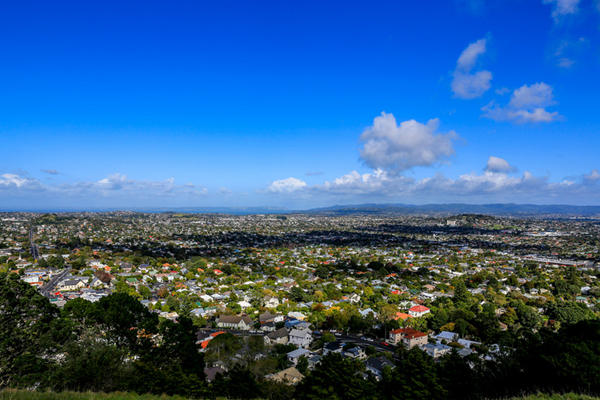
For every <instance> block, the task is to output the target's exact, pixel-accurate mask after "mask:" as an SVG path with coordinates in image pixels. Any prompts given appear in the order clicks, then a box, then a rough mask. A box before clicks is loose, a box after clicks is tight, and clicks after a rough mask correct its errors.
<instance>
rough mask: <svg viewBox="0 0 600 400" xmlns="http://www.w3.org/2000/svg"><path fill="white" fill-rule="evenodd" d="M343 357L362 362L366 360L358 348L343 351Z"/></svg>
mask: <svg viewBox="0 0 600 400" xmlns="http://www.w3.org/2000/svg"><path fill="white" fill-rule="evenodd" d="M344 356H346V357H350V358H354V359H356V360H364V359H365V358H367V354H366V353H365V351H364V350H363V349H362V348H360V347H359V346H355V347H352V348H350V349H347V350H346V351H344Z"/></svg>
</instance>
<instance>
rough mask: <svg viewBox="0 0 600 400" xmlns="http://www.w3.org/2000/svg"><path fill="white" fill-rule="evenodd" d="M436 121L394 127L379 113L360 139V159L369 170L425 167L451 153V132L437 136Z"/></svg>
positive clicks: (389, 117)
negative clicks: (361, 146) (361, 144)
mask: <svg viewBox="0 0 600 400" xmlns="http://www.w3.org/2000/svg"><path fill="white" fill-rule="evenodd" d="M438 126H439V121H438V120H437V119H432V120H429V121H428V122H427V124H422V123H420V122H417V121H415V120H408V121H404V122H402V123H400V125H397V123H396V119H395V118H394V116H393V115H392V114H386V113H381V115H380V116H378V117H376V118H375V119H374V120H373V125H372V126H370V127H368V128H367V129H365V131H364V132H363V133H362V135H361V136H360V140H361V141H362V142H364V146H363V148H362V150H361V152H360V156H361V158H362V159H363V160H364V161H365V163H366V164H367V165H368V166H370V167H371V168H374V169H378V168H383V169H388V170H395V171H403V170H407V169H410V168H412V167H416V166H429V165H432V164H435V163H437V162H439V161H441V160H443V159H444V158H446V157H449V156H451V155H452V154H454V148H453V147H452V141H453V140H455V139H456V138H457V137H458V135H457V134H456V133H455V132H454V131H450V132H448V133H437V129H438Z"/></svg>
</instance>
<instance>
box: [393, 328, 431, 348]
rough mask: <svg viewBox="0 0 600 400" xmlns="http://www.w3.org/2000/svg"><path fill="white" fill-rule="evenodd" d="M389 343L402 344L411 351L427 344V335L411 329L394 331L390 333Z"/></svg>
mask: <svg viewBox="0 0 600 400" xmlns="http://www.w3.org/2000/svg"><path fill="white" fill-rule="evenodd" d="M389 341H390V342H391V343H392V344H398V343H400V342H402V344H403V345H404V346H405V347H406V348H408V349H412V348H413V347H415V346H421V345H425V344H427V334H426V333H423V332H419V331H418V330H416V329H413V328H400V329H394V330H393V331H391V332H390V337H389Z"/></svg>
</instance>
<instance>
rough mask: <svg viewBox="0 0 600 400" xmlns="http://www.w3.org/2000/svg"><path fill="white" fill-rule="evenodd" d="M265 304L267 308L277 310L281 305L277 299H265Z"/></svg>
mask: <svg viewBox="0 0 600 400" xmlns="http://www.w3.org/2000/svg"><path fill="white" fill-rule="evenodd" d="M263 304H264V306H265V307H266V308H275V307H277V306H278V305H279V299H278V298H277V297H265V301H264V303H263Z"/></svg>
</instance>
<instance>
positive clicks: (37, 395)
mask: <svg viewBox="0 0 600 400" xmlns="http://www.w3.org/2000/svg"><path fill="white" fill-rule="evenodd" d="M0 400H185V398H184V397H180V396H166V395H162V396H155V395H151V394H142V395H138V394H135V393H121V392H115V393H91V392H83V393H79V392H61V393H54V392H31V391H27V390H3V391H1V392H0Z"/></svg>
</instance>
